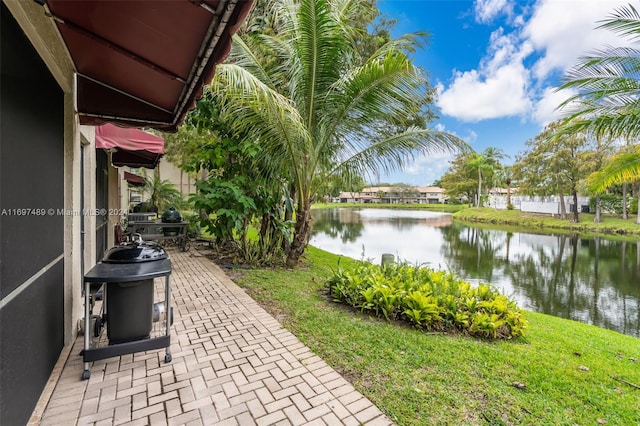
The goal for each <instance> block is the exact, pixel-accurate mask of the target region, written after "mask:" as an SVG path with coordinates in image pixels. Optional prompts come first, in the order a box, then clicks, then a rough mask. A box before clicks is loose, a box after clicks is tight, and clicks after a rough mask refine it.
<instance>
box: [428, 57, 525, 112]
mask: <svg viewBox="0 0 640 426" xmlns="http://www.w3.org/2000/svg"><path fill="white" fill-rule="evenodd" d="M527 85H528V84H527V70H526V69H525V68H524V66H523V65H522V63H518V62H512V63H507V64H504V65H502V66H500V67H498V68H497V69H496V70H495V71H494V72H493V73H491V74H484V73H482V72H479V71H476V70H471V71H467V72H456V74H455V79H454V82H453V83H452V84H451V85H450V86H449V87H448V88H447V89H445V88H444V86H443V85H442V84H439V85H437V86H436V89H437V91H438V101H437V105H438V107H440V109H441V111H442V113H443V114H445V115H449V116H452V117H455V118H458V119H460V120H463V121H470V122H477V121H480V120H485V119H490V118H500V117H508V116H514V115H520V114H523V113H525V112H526V111H527V110H528V109H529V107H530V101H529V99H528V96H527Z"/></svg>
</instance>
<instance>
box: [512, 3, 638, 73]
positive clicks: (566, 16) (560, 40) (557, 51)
mask: <svg viewBox="0 0 640 426" xmlns="http://www.w3.org/2000/svg"><path fill="white" fill-rule="evenodd" d="M628 3H629V1H628V0H606V1H603V0H600V1H598V0H582V1H568V0H541V1H539V2H538V3H537V4H536V7H535V11H534V13H533V15H532V16H531V19H530V20H529V22H528V23H527V24H526V25H525V27H524V30H523V37H524V39H525V40H526V41H527V42H529V43H531V45H532V46H533V48H535V49H536V51H539V52H542V55H543V56H542V57H541V58H540V59H539V60H538V61H537V62H536V63H535V65H534V67H533V71H534V74H535V76H536V77H537V78H539V79H543V78H545V77H547V76H548V75H549V74H550V73H551V72H553V71H554V70H555V71H564V70H566V69H567V68H569V67H571V66H572V65H574V64H575V63H576V61H577V59H578V58H579V57H580V56H582V55H585V54H587V53H589V52H592V51H593V50H594V49H597V48H602V47H604V46H605V45H607V44H609V45H612V44H613V45H617V44H619V43H620V40H621V39H620V37H619V36H617V35H615V34H614V33H613V32H611V31H607V30H602V29H600V30H597V31H594V29H595V28H596V27H597V26H598V25H600V23H599V22H597V21H602V20H603V19H605V18H606V17H607V16H609V15H610V14H611V13H612V12H613V11H614V9H616V8H617V7H619V6H621V5H625V4H628Z"/></svg>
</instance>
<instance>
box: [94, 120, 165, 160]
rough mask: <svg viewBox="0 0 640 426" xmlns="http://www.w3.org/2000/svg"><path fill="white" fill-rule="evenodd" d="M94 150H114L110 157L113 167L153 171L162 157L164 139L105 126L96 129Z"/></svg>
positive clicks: (134, 130)
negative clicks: (139, 168) (143, 168)
mask: <svg viewBox="0 0 640 426" xmlns="http://www.w3.org/2000/svg"><path fill="white" fill-rule="evenodd" d="M96 148H101V149H115V151H114V152H113V154H112V155H111V163H112V164H113V165H114V166H117V167H120V166H130V167H146V168H148V169H155V168H156V166H157V165H158V162H159V161H160V158H161V157H162V156H163V155H164V139H162V138H161V137H159V136H156V135H152V134H151V133H147V132H143V131H142V130H139V129H131V128H127V129H125V128H122V127H117V126H114V125H113V124H105V125H104V126H97V127H96Z"/></svg>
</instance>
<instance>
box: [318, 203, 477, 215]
mask: <svg viewBox="0 0 640 426" xmlns="http://www.w3.org/2000/svg"><path fill="white" fill-rule="evenodd" d="M344 207H358V208H362V209H402V210H429V211H434V212H443V213H455V212H458V211H460V210H462V209H465V208H467V206H466V205H464V204H383V203H316V204H313V205H312V208H314V209H332V208H334V209H337V208H344Z"/></svg>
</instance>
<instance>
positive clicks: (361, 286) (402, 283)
mask: <svg viewBox="0 0 640 426" xmlns="http://www.w3.org/2000/svg"><path fill="white" fill-rule="evenodd" d="M327 284H328V287H329V292H330V294H331V296H332V298H333V300H334V301H336V302H341V303H346V304H348V305H350V306H353V307H354V308H357V309H361V310H362V311H365V312H372V313H374V314H375V315H378V316H383V317H384V318H386V319H387V320H405V321H408V322H409V323H411V324H413V325H414V326H415V327H416V328H419V329H425V330H435V331H452V332H453V331H455V332H462V333H465V334H469V335H472V336H478V337H483V338H489V339H512V338H517V337H520V336H523V335H524V333H525V331H526V329H527V326H528V323H527V321H526V319H525V318H524V312H523V311H522V310H521V309H519V308H518V307H517V305H516V303H515V302H514V301H512V300H510V299H509V298H508V297H506V296H504V295H502V294H500V293H499V292H498V291H497V290H496V289H495V288H493V287H492V286H490V285H488V284H480V285H478V286H477V287H472V286H471V284H469V283H468V282H466V281H463V280H460V279H458V278H456V277H455V275H454V274H453V273H451V272H447V271H442V270H438V271H437V270H433V269H431V268H427V267H423V266H419V265H409V264H406V263H393V264H389V265H385V266H377V265H373V264H371V263H369V262H364V261H361V262H357V263H356V266H355V267H354V268H353V270H351V271H345V270H344V269H343V268H341V267H340V266H338V269H337V271H335V272H334V274H333V276H332V277H331V278H330V279H329V280H328V281H327Z"/></svg>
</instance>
